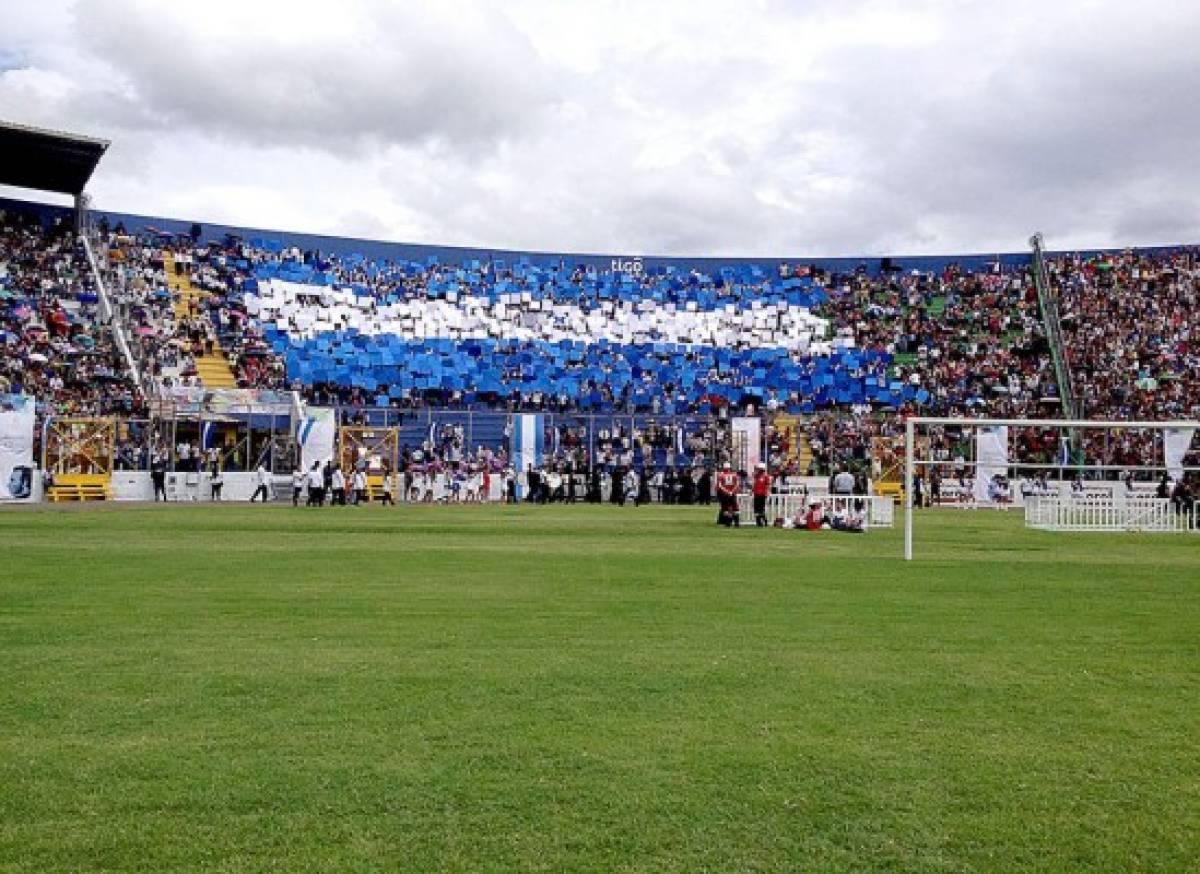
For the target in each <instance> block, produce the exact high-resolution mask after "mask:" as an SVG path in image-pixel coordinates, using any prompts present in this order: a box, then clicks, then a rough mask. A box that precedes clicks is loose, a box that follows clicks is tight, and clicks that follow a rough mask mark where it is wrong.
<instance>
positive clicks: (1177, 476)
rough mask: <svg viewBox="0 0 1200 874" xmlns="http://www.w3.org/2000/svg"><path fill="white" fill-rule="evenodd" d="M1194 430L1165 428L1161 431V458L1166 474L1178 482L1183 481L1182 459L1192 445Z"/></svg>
mask: <svg viewBox="0 0 1200 874" xmlns="http://www.w3.org/2000/svg"><path fill="white" fill-rule="evenodd" d="M1195 432H1196V429H1195V428H1167V429H1165V430H1164V431H1163V456H1164V458H1165V460H1166V464H1167V473H1169V474H1170V475H1171V479H1173V480H1175V481H1176V482H1178V481H1179V480H1181V479H1183V457H1184V456H1185V455H1187V452H1188V449H1189V448H1190V447H1191V445H1192V436H1193V435H1194V434H1195Z"/></svg>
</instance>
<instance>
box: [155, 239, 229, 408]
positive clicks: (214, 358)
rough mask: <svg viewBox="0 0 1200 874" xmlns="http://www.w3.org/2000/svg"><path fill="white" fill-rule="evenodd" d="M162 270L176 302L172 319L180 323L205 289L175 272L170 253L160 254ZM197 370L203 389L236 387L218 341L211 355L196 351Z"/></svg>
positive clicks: (201, 298)
mask: <svg viewBox="0 0 1200 874" xmlns="http://www.w3.org/2000/svg"><path fill="white" fill-rule="evenodd" d="M163 270H165V271H166V274H167V288H168V289H169V290H170V292H171V299H172V300H173V301H174V302H175V320H176V322H177V323H178V322H182V321H183V320H185V319H187V318H188V317H189V316H190V315H191V313H192V309H193V307H194V306H195V307H198V306H199V304H200V302H201V301H202V300H203V299H204V298H205V297H206V296H207V295H206V292H204V291H202V290H201V289H199V288H196V287H195V286H194V285H192V280H191V278H190V277H189V276H188V275H187V274H186V273H181V274H176V273H175V256H174V254H172V253H171V252H166V253H165V254H164V255H163ZM194 357H195V359H196V373H197V375H198V376H199V377H200V383H201V384H202V385H203V386H204V387H205V388H237V376H236V375H235V374H234V372H233V367H232V366H231V365H230V363H229V358H228V357H226V355H225V352H224V350H222V349H221V343H220V341H219V340H218V341H216V342H214V343H213V350H212V354H211V355H207V354H200V353H196V354H195V356H194Z"/></svg>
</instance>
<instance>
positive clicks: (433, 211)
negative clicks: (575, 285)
mask: <svg viewBox="0 0 1200 874" xmlns="http://www.w3.org/2000/svg"><path fill="white" fill-rule="evenodd" d="M1198 59H1200V2H1197V0H1178V2H1176V0H1142V2H1137V3H1130V2H1128V0H1123V2H1110V0H1091V2H1088V0H1054V2H1047V0H1030V2H1026V0H982V2H976V0H905V2H889V0H879V2H873V0H863V2H860V0H812V2H791V3H787V2H773V0H731V2H722V0H716V2H710V0H681V2H675V0H643V2H622V0H598V2H583V0H579V2H572V0H514V2H499V0H497V2H492V3H489V2H482V0H480V2H473V0H436V2H434V0H428V2H427V0H397V2H388V0H336V2H332V0H326V2H319V3H306V2H301V0H278V2H276V0H271V2H260V0H233V2H226V0H203V2H200V3H174V2H162V0H104V2H100V0H96V2H87V0H80V2H67V0H36V2H35V0H0V118H2V119H5V120H8V121H16V122H21V123H25V124H33V125H41V126H47V127H52V128H58V129H65V130H70V131H73V132H79V133H86V134H92V135H96V136H102V137H105V138H109V139H111V140H112V142H113V145H112V148H111V149H110V150H109V153H108V155H107V156H106V157H105V158H104V160H103V161H102V163H101V165H100V168H99V170H98V172H97V174H96V176H95V177H94V178H93V181H92V184H91V189H90V190H91V192H92V194H93V195H94V199H95V202H96V205H97V206H98V207H100V208H105V209H112V210H120V211H126V212H139V213H147V214H151V215H166V216H171V217H175V218H186V219H199V220H201V221H220V222H225V223H229V224H239V225H250V226H258V227H268V228H283V229H289V230H298V231H310V232H317V233H332V234H344V235H350V236H366V237H371V238H379V239H387V240H400V241H406V242H424V243H441V244H456V245H480V246H494V247H498V248H499V247H504V248H514V249H534V250H549V251H578V252H606V253H620V254H626V255H651V254H667V255H762V256H798V255H813V256H820V255H858V254H864V255H876V254H927V253H928V254H942V253H953V252H995V251H1014V250H1019V249H1023V248H1024V247H1025V242H1026V239H1027V238H1028V236H1029V234H1030V232H1032V231H1034V230H1042V231H1043V232H1044V233H1045V234H1046V237H1047V241H1048V243H1049V244H1050V245H1051V247H1053V248H1065V247H1083V246H1108V245H1128V244H1152V243H1177V242H1200V61H1198ZM0 191H2V189H0Z"/></svg>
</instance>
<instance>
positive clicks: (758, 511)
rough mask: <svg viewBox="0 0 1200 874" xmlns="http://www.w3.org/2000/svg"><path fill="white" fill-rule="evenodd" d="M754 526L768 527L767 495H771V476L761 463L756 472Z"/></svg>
mask: <svg viewBox="0 0 1200 874" xmlns="http://www.w3.org/2000/svg"><path fill="white" fill-rule="evenodd" d="M753 492H754V526H755V527H756V528H765V527H767V495H769V494H771V475H770V474H769V473H767V466H766V465H765V464H763V463H762V462H761V461H760V462H759V463H758V465H757V466H756V468H755V470H754V483H753Z"/></svg>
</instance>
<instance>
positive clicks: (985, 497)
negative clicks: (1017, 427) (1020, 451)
mask: <svg viewBox="0 0 1200 874" xmlns="http://www.w3.org/2000/svg"><path fill="white" fill-rule="evenodd" d="M975 462H976V465H975V500H976V502H978V503H991V502H992V497H991V492H990V488H991V483H992V478H993V477H995V476H997V475H999V476H1007V475H1008V428H1007V426H1004V425H993V426H990V427H986V428H976V429H975Z"/></svg>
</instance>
